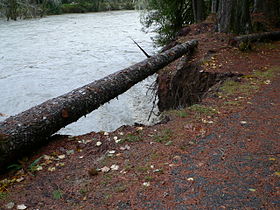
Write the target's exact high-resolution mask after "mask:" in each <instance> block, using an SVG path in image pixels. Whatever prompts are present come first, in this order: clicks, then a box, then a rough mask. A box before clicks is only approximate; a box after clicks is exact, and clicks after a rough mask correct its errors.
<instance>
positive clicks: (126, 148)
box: [120, 144, 130, 150]
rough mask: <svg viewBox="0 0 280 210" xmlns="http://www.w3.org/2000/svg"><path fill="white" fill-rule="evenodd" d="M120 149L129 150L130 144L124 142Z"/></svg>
mask: <svg viewBox="0 0 280 210" xmlns="http://www.w3.org/2000/svg"><path fill="white" fill-rule="evenodd" d="M120 150H130V146H128V145H127V144H126V145H125V146H124V147H120Z"/></svg>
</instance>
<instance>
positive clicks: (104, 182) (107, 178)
mask: <svg viewBox="0 0 280 210" xmlns="http://www.w3.org/2000/svg"><path fill="white" fill-rule="evenodd" d="M111 180H112V176H111V175H109V174H104V175H103V176H102V181H101V184H102V185H105V186H106V185H107V184H108V183H109V182H110V181H111Z"/></svg>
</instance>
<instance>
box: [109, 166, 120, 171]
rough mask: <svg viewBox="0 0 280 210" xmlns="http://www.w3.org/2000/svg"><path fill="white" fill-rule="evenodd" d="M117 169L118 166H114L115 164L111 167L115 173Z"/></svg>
mask: <svg viewBox="0 0 280 210" xmlns="http://www.w3.org/2000/svg"><path fill="white" fill-rule="evenodd" d="M119 168H120V167H119V166H118V165H115V164H114V165H112V166H111V169H112V171H117V170H119Z"/></svg>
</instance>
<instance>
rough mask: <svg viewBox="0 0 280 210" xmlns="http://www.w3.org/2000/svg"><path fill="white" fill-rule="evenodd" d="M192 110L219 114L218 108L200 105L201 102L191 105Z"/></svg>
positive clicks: (200, 112) (206, 113) (199, 112)
mask: <svg viewBox="0 0 280 210" xmlns="http://www.w3.org/2000/svg"><path fill="white" fill-rule="evenodd" d="M189 110H190V111H193V112H196V113H198V114H205V115H214V114H217V113H218V112H217V110H215V109H213V108H212V107H208V106H204V105H200V104H194V105H192V106H191V107H189Z"/></svg>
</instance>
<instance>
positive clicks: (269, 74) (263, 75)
mask: <svg viewBox="0 0 280 210" xmlns="http://www.w3.org/2000/svg"><path fill="white" fill-rule="evenodd" d="M279 70H280V67H279V66H274V67H272V68H270V69H268V70H266V71H256V72H254V75H255V76H256V77H257V78H259V79H263V80H265V79H271V78H273V77H274V76H275V74H276V72H277V71H279Z"/></svg>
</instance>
